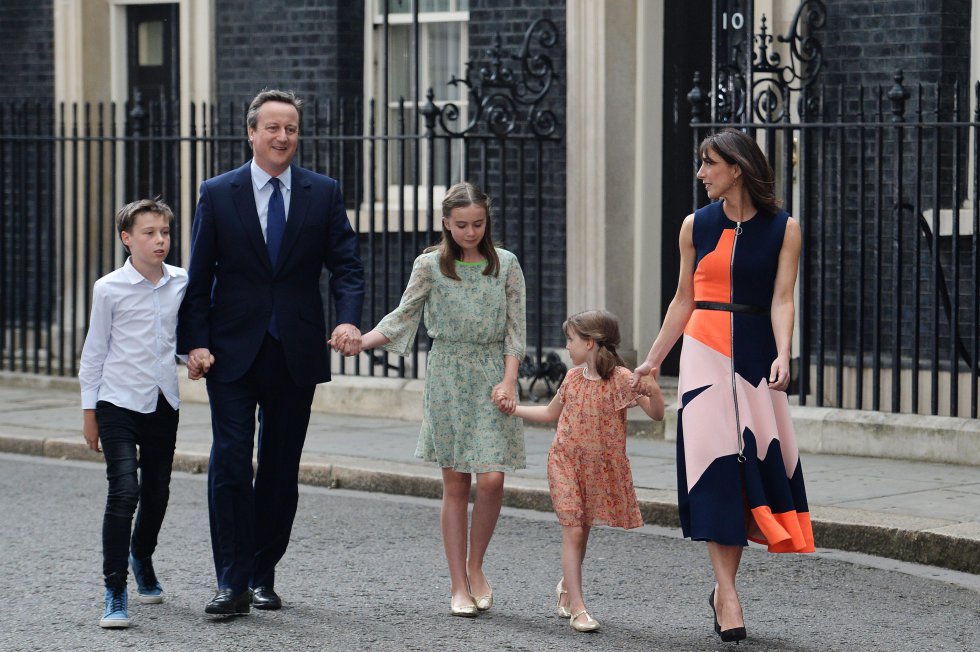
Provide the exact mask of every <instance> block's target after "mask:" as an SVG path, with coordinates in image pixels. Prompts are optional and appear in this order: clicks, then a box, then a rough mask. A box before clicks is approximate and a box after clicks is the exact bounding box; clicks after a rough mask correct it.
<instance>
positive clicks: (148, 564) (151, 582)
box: [129, 553, 163, 604]
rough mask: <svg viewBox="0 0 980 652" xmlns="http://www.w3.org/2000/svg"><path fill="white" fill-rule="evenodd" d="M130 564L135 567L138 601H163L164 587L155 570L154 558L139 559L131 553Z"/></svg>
mask: <svg viewBox="0 0 980 652" xmlns="http://www.w3.org/2000/svg"><path fill="white" fill-rule="evenodd" d="M129 565H130V566H132V567H133V577H135V578H136V601H137V602H139V603H140V604H157V603H160V602H163V587H162V586H160V582H158V581H157V576H156V573H154V572H153V558H152V557H147V558H146V559H137V558H136V557H134V556H133V554H132V553H130V554H129Z"/></svg>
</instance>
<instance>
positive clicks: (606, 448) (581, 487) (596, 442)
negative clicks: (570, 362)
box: [548, 367, 643, 529]
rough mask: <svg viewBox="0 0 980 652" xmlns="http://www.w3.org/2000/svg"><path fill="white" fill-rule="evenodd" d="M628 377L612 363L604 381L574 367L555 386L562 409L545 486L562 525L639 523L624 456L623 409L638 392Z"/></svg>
mask: <svg viewBox="0 0 980 652" xmlns="http://www.w3.org/2000/svg"><path fill="white" fill-rule="evenodd" d="M631 378H632V372H631V371H630V370H629V369H626V368H625V367H616V370H615V371H614V372H613V374H612V376H610V377H609V379H608V380H590V379H589V378H586V377H585V375H584V374H583V368H582V367H575V368H573V369H571V370H569V372H568V373H567V374H566V375H565V380H564V381H563V382H562V384H561V387H559V388H558V398H559V400H560V401H561V402H562V404H563V406H564V407H563V408H562V411H561V416H560V417H559V418H558V429H557V432H556V433H555V440H554V442H553V443H552V444H551V450H550V451H549V453H548V486H549V487H550V489H551V503H552V505H553V506H554V508H555V514H557V515H558V521H559V522H560V523H561V524H562V525H579V526H580V525H590V526H591V525H610V526H613V527H621V528H627V529H628V528H636V527H640V526H641V525H643V517H641V516H640V507H639V505H638V504H637V500H636V490H635V489H634V488H633V472H632V471H631V470H630V462H629V458H627V457H626V408H627V407H629V406H630V405H631V404H632V403H633V402H634V401H635V400H636V396H637V395H636V392H634V391H633V390H632V388H631V387H630V380H631Z"/></svg>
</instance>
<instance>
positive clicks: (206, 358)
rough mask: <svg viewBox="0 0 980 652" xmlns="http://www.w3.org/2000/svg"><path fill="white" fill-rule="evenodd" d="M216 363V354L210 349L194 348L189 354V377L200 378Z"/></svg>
mask: <svg viewBox="0 0 980 652" xmlns="http://www.w3.org/2000/svg"><path fill="white" fill-rule="evenodd" d="M213 364H214V356H213V355H211V351H209V350H208V349H204V348H201V349H192V350H191V352H190V353H188V354H187V377H188V378H190V379H191V380H199V379H200V378H202V377H203V376H204V375H205V374H207V373H208V372H209V371H211V365H213Z"/></svg>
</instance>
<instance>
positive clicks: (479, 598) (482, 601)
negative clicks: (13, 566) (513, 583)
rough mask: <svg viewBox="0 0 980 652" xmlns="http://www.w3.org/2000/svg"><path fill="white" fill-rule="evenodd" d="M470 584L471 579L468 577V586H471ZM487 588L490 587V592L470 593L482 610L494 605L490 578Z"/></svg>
mask: <svg viewBox="0 0 980 652" xmlns="http://www.w3.org/2000/svg"><path fill="white" fill-rule="evenodd" d="M469 586H470V580H469V578H467V580H466V588H469ZM487 588H488V589H490V592H489V593H487V594H486V595H473V594H472V593H470V596H471V597H472V598H473V602H475V603H476V608H477V609H479V610H480V611H489V610H490V607H492V606H493V587H492V586H490V580H487Z"/></svg>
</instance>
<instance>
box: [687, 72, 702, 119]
mask: <svg viewBox="0 0 980 652" xmlns="http://www.w3.org/2000/svg"><path fill="white" fill-rule="evenodd" d="M706 99H707V95H705V92H704V89H703V88H701V71H699V70H695V71H694V86H693V87H692V88H691V90H690V91H689V92H688V94H687V101H688V102H690V104H691V122H701V121H702V120H701V118H703V117H704V103H705V100H706Z"/></svg>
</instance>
